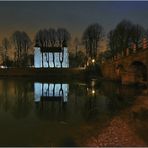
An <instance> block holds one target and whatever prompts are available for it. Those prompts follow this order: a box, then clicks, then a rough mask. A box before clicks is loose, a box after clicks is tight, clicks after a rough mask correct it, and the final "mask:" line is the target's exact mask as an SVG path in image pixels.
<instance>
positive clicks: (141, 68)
mask: <svg viewBox="0 0 148 148" xmlns="http://www.w3.org/2000/svg"><path fill="white" fill-rule="evenodd" d="M128 71H129V72H131V73H132V74H133V76H134V77H135V80H136V82H144V81H147V79H148V78H147V66H146V65H145V64H144V63H143V62H141V61H133V62H132V63H131V64H130V65H129V67H128Z"/></svg>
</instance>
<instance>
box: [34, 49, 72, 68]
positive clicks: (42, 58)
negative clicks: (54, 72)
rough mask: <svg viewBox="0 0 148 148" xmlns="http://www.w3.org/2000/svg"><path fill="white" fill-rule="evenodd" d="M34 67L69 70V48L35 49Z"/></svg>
mask: <svg viewBox="0 0 148 148" xmlns="http://www.w3.org/2000/svg"><path fill="white" fill-rule="evenodd" d="M34 67H35V68H41V67H44V68H47V67H50V68H53V67H54V68H68V67H69V54H68V48H67V47H62V48H58V47H55V48H46V49H41V48H40V47H35V48H34Z"/></svg>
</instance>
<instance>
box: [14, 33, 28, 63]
mask: <svg viewBox="0 0 148 148" xmlns="http://www.w3.org/2000/svg"><path fill="white" fill-rule="evenodd" d="M12 43H13V45H14V47H15V50H16V58H17V59H16V61H17V66H26V65H27V60H26V58H27V56H28V49H29V47H30V46H31V39H30V38H29V36H28V35H27V33H25V32H21V31H15V32H14V33H13V34H12Z"/></svg>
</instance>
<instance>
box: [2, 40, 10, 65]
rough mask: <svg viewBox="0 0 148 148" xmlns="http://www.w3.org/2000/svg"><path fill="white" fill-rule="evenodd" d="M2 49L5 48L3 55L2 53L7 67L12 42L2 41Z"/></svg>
mask: <svg viewBox="0 0 148 148" xmlns="http://www.w3.org/2000/svg"><path fill="white" fill-rule="evenodd" d="M2 48H3V53H2V57H3V62H4V64H5V65H6V61H7V59H8V49H9V48H10V42H9V40H8V39H7V38H4V39H3V40H2Z"/></svg>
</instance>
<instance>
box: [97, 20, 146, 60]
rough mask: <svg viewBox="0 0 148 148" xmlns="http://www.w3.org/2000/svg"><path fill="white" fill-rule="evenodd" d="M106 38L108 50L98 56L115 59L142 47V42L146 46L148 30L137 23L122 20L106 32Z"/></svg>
mask: <svg viewBox="0 0 148 148" xmlns="http://www.w3.org/2000/svg"><path fill="white" fill-rule="evenodd" d="M107 39H108V50H107V51H105V52H104V53H102V54H100V57H103V58H104V59H109V58H113V59H116V58H118V57H120V56H125V55H128V54H131V53H133V52H136V50H138V49H140V48H143V47H142V46H143V44H144V43H145V46H147V45H146V44H147V41H148V31H147V30H146V29H145V28H144V27H143V26H141V25H139V24H134V23H132V22H130V21H128V20H122V21H121V22H120V23H119V24H117V26H116V27H115V29H113V30H111V31H110V32H109V33H108V34H107ZM144 41H145V42H144ZM145 48H146V47H145Z"/></svg>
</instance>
